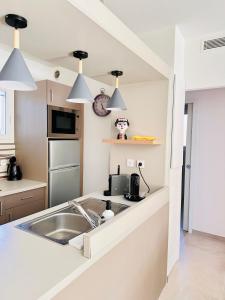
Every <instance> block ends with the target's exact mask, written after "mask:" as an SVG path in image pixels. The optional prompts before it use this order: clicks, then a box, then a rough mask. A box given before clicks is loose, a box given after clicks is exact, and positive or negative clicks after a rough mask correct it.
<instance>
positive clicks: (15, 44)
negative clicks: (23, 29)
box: [13, 28, 20, 49]
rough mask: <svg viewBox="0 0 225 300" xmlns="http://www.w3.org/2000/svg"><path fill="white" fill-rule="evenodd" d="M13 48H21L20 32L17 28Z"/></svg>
mask: <svg viewBox="0 0 225 300" xmlns="http://www.w3.org/2000/svg"><path fill="white" fill-rule="evenodd" d="M13 46H14V48H17V49H19V48H20V31H19V30H18V29H16V28H15V29H14V37H13Z"/></svg>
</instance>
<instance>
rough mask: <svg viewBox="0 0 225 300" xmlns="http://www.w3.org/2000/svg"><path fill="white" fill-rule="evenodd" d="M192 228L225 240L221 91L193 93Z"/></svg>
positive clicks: (224, 119) (190, 99)
mask: <svg viewBox="0 0 225 300" xmlns="http://www.w3.org/2000/svg"><path fill="white" fill-rule="evenodd" d="M186 99H187V101H188V102H192V103H194V104H193V107H194V112H193V131H192V134H193V142H192V164H191V165H192V168H191V190H190V193H191V194H190V210H191V216H192V218H191V223H192V229H195V230H199V231H202V232H206V233H211V234H215V235H219V236H223V237H225V184H224V183H225V167H224V166H225V155H224V153H225V135H224V128H225V88H222V89H212V90H204V91H195V92H194V91H193V92H188V93H187V94H186Z"/></svg>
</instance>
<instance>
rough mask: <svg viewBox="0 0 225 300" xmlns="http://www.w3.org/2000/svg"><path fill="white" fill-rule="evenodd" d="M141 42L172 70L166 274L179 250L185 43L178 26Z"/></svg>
mask: <svg viewBox="0 0 225 300" xmlns="http://www.w3.org/2000/svg"><path fill="white" fill-rule="evenodd" d="M142 39H143V40H144V41H145V42H146V43H147V44H148V45H149V46H150V47H151V48H152V49H153V50H154V51H155V52H156V53H157V54H158V55H159V56H161V58H163V59H164V60H165V61H166V62H167V63H168V64H169V65H170V66H171V68H172V70H173V72H172V73H171V78H170V86H169V91H170V92H169V94H170V95H169V103H168V116H167V150H166V153H167V156H166V163H167V167H166V168H167V169H168V170H169V172H168V174H167V175H168V176H167V179H166V183H167V184H168V185H169V199H170V215H169V248H168V274H169V273H170V272H171V270H172V268H173V266H174V265H175V263H176V262H177V260H178V259H179V251H180V205H181V174H182V173H181V171H182V163H183V162H182V155H183V154H182V151H183V112H184V102H185V74H184V73H185V70H184V50H185V42H184V38H183V36H182V34H181V32H180V30H179V27H178V26H174V27H168V28H165V29H163V30H159V31H156V32H152V33H150V34H149V33H146V34H143V35H142ZM174 74H175V76H176V79H175V82H174V78H173V75H174ZM173 103H174V105H173ZM172 119H173V122H172ZM172 127H173V129H172ZM171 130H173V132H171ZM171 143H172V144H171ZM171 152H172V153H171Z"/></svg>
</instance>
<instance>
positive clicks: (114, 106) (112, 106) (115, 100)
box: [106, 71, 127, 111]
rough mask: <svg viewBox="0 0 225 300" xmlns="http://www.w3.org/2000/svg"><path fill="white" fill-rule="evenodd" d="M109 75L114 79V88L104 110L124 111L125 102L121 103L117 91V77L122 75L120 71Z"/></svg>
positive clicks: (120, 97)
mask: <svg viewBox="0 0 225 300" xmlns="http://www.w3.org/2000/svg"><path fill="white" fill-rule="evenodd" d="M111 75H113V76H115V77H116V88H115V90H114V92H113V94H112V97H111V98H110V100H109V101H108V103H107V106H106V109H107V110H113V111H119V110H126V109H127V107H126V105H125V102H124V101H123V98H122V96H121V94H120V91H119V78H118V77H119V76H122V75H123V72H122V71H112V72H111Z"/></svg>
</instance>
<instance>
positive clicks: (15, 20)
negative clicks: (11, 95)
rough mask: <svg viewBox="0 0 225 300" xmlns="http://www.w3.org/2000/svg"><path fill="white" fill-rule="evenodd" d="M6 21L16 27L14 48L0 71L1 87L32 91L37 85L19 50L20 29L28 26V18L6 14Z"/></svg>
mask: <svg viewBox="0 0 225 300" xmlns="http://www.w3.org/2000/svg"><path fill="white" fill-rule="evenodd" d="M5 22H6V23H7V24H8V25H9V26H11V27H14V28H15V29H14V49H13V51H12V53H11V54H10V56H9V58H8V60H7V61H6V63H5V65H4V66H3V68H2V70H1V72H0V88H3V89H9V90H17V91H31V90H36V89H37V86H36V83H35V82H34V80H33V78H32V75H31V73H30V71H29V69H28V67H27V65H26V63H25V61H24V58H23V56H22V54H21V52H20V50H19V47H20V36H19V34H20V32H19V29H22V28H26V27H27V20H26V19H25V18H23V17H21V16H18V15H14V14H9V15H6V16H5Z"/></svg>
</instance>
